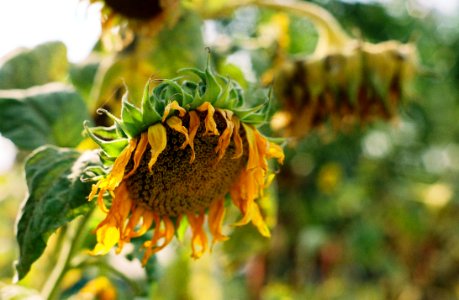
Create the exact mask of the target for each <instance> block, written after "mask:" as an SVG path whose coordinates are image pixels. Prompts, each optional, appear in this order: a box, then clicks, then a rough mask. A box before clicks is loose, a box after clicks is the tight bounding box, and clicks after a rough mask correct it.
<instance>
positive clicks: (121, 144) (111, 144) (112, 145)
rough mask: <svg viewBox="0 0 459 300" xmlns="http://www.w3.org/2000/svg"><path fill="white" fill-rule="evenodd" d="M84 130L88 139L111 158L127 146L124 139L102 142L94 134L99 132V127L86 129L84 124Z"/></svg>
mask: <svg viewBox="0 0 459 300" xmlns="http://www.w3.org/2000/svg"><path fill="white" fill-rule="evenodd" d="M84 125H85V129H86V132H87V133H88V135H89V137H90V138H91V139H92V140H93V141H94V142H95V143H96V144H97V145H99V147H100V148H101V149H102V150H103V151H104V152H105V153H106V154H107V155H108V156H111V157H117V156H118V155H119V154H120V153H121V151H123V149H124V148H125V147H126V146H127V145H128V144H129V140H128V139H125V138H119V139H114V140H104V139H103V138H101V137H99V136H97V135H96V134H97V133H96V132H97V131H100V130H98V128H100V127H94V128H89V127H87V124H86V123H85V124H84Z"/></svg>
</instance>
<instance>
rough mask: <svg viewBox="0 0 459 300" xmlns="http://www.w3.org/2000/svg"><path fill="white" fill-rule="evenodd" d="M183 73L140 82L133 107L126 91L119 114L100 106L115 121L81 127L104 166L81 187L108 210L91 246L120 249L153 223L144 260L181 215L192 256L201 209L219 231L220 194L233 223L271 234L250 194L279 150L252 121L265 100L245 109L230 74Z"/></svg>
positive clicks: (263, 182)
mask: <svg viewBox="0 0 459 300" xmlns="http://www.w3.org/2000/svg"><path fill="white" fill-rule="evenodd" d="M185 71H186V70H185ZM187 71H189V72H192V73H194V75H195V76H196V77H197V78H199V79H200V80H199V82H194V81H187V80H182V79H174V80H164V81H163V82H161V83H160V84H159V85H158V86H157V87H156V88H154V89H153V91H152V92H151V93H150V92H149V85H148V84H147V86H146V88H145V90H144V96H143V99H142V105H141V108H137V107H135V106H134V105H133V104H131V103H130V102H128V100H127V95H125V96H124V97H123V100H122V104H123V105H122V111H121V118H119V119H118V118H116V117H115V116H113V115H111V114H110V113H109V112H106V111H104V113H106V114H107V115H109V116H110V117H111V118H112V119H113V120H114V122H115V125H114V126H113V127H110V128H106V127H94V128H88V129H87V131H88V133H89V135H90V136H91V138H92V139H93V140H94V141H95V142H96V143H98V144H99V145H100V147H101V149H102V151H101V155H100V156H101V159H102V161H103V162H104V165H105V166H106V167H107V168H108V171H106V172H105V173H104V174H103V175H101V176H99V177H96V179H97V180H98V181H97V183H96V184H94V185H93V188H92V191H91V194H90V195H89V199H93V198H94V197H97V203H98V206H99V207H100V208H101V209H102V210H103V211H104V212H106V213H107V216H106V217H105V219H104V220H103V221H102V222H101V223H100V224H99V226H98V227H97V229H96V233H97V245H96V246H95V248H94V249H93V251H92V253H93V254H96V255H97V254H105V253H107V252H108V251H109V250H110V249H111V248H112V247H113V246H114V245H116V244H118V248H117V250H118V251H121V249H122V248H123V245H124V244H125V243H128V242H129V241H130V239H131V238H135V237H140V236H142V235H144V234H146V233H147V231H149V230H152V232H153V233H152V238H151V240H149V241H147V242H145V243H144V245H143V246H144V248H146V252H145V255H144V259H143V263H144V264H145V263H146V262H147V260H148V258H149V257H150V256H151V255H152V254H154V253H156V252H157V251H159V250H161V249H162V248H164V247H165V246H166V245H167V244H169V243H170V241H171V240H172V238H173V236H174V233H175V231H176V229H177V228H178V226H179V224H180V222H181V221H182V222H183V220H182V218H183V217H186V219H187V220H188V223H189V225H190V227H191V231H192V244H191V245H192V256H193V257H195V258H197V257H199V256H201V255H202V253H203V252H204V251H206V249H207V248H208V243H207V236H206V233H205V230H204V223H205V219H206V216H207V223H208V228H209V231H210V233H211V235H212V237H213V242H216V241H224V240H226V239H227V237H226V236H225V235H224V234H223V233H222V231H221V226H222V222H223V218H224V214H225V197H226V195H227V194H229V195H230V196H231V200H232V203H233V204H234V205H235V206H236V207H237V208H238V209H239V210H240V211H241V213H242V219H241V220H240V221H239V222H237V224H236V225H245V224H247V223H249V222H250V221H251V222H252V223H253V224H254V225H255V226H256V227H257V228H258V230H259V232H260V233H261V234H262V235H263V236H269V229H268V228H267V226H266V224H265V222H264V219H263V216H262V213H261V211H260V208H259V205H258V203H257V200H258V199H259V198H260V197H261V196H262V195H263V190H264V188H265V187H267V185H268V184H269V181H270V180H271V179H272V176H271V174H269V173H270V172H269V170H268V162H267V159H269V158H277V160H278V161H279V162H280V163H282V161H283V158H284V156H283V152H282V149H281V147H280V146H279V145H277V144H275V143H272V142H269V141H268V140H267V139H266V138H265V137H264V136H263V135H261V133H260V132H259V131H258V130H257V129H256V126H257V125H259V124H261V123H262V122H264V121H265V118H266V117H265V116H266V110H267V105H266V103H265V104H262V105H259V106H257V107H255V108H252V109H245V108H243V107H242V105H243V104H244V99H243V95H242V92H241V90H240V88H239V87H238V86H237V84H236V83H235V82H233V81H231V80H229V79H226V78H224V77H221V76H219V75H214V74H213V73H212V72H211V70H210V69H209V68H207V69H206V70H205V72H202V71H199V70H196V69H187ZM110 199H111V205H110V208H107V206H106V203H105V202H106V201H107V200H108V202H110Z"/></svg>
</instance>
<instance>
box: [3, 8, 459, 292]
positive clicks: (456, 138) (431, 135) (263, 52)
mask: <svg viewBox="0 0 459 300" xmlns="http://www.w3.org/2000/svg"><path fill="white" fill-rule="evenodd" d="M314 2H316V3H317V4H319V5H321V6H323V7H325V8H326V9H327V10H328V11H329V12H331V13H332V14H333V15H334V16H335V17H336V18H337V19H338V20H339V21H340V23H341V24H342V25H343V27H344V28H345V29H346V31H347V32H349V33H351V34H353V35H354V36H360V37H362V38H363V39H365V40H369V41H372V42H380V41H385V40H399V41H402V42H409V41H412V42H414V43H415V44H416V45H417V47H418V51H419V56H420V62H421V70H420V75H419V78H418V79H417V81H416V85H415V88H414V90H413V92H412V95H410V97H409V98H410V99H409V100H408V101H406V102H405V103H404V104H403V105H402V107H401V108H400V120H399V121H398V122H395V124H387V123H382V122H381V123H374V124H372V125H370V126H368V127H365V128H360V129H356V130H355V131H353V132H351V133H346V134H341V133H336V132H333V131H330V132H329V133H328V134H326V135H325V136H324V135H323V134H320V135H319V134H316V133H312V134H310V135H309V136H307V137H306V138H304V139H302V140H301V141H300V142H299V143H298V144H297V145H296V146H295V147H289V146H288V147H286V149H285V152H286V162H285V164H284V166H282V167H281V168H280V169H279V170H278V176H277V182H276V183H275V190H276V193H277V195H276V196H273V197H272V198H273V201H276V205H275V208H272V209H277V212H273V216H272V218H273V220H274V221H272V222H271V224H274V223H275V226H274V228H273V234H272V238H271V239H270V240H265V239H264V238H263V237H261V236H259V235H258V234H257V233H256V232H255V230H254V229H253V228H251V227H247V228H238V230H234V232H232V234H231V239H230V240H229V241H228V242H225V243H224V244H221V245H217V246H216V247H215V249H214V251H213V253H212V254H210V255H207V254H206V255H204V257H203V258H202V259H200V260H198V261H192V260H190V258H189V253H188V252H187V251H188V248H187V247H188V246H187V245H188V244H187V243H186V242H182V243H180V245H178V246H177V245H173V246H172V247H169V248H172V249H169V250H168V251H165V253H161V255H159V257H158V259H157V262H156V264H155V267H154V274H153V275H151V276H153V278H154V279H153V280H152V281H148V279H146V277H145V275H144V274H143V273H142V272H143V271H142V270H141V269H140V268H139V265H138V264H135V263H132V262H128V261H123V260H122V259H120V258H113V257H112V258H110V259H111V260H110V263H111V264H112V265H113V266H115V267H116V268H118V269H119V270H124V271H125V270H131V271H132V272H131V271H130V272H129V274H128V275H127V277H129V278H130V279H131V280H132V281H133V282H134V286H135V285H136V284H137V285H144V284H145V282H153V283H151V284H150V285H149V288H148V294H144V297H153V299H273V300H274V299H401V300H405V299H407V300H410V299H458V298H459V190H458V189H457V182H459V122H457V120H458V117H459V88H458V87H459V65H458V59H459V51H458V49H459V48H458V47H459V18H458V16H459V12H457V11H456V12H454V11H449V13H448V14H447V15H444V14H442V13H440V12H438V11H435V10H431V9H429V8H428V7H426V6H424V5H423V3H428V1H414V0H413V1H384V3H379V2H375V1H362V2H354V1H326V0H321V1H314ZM452 2H454V1H452ZM454 7H456V9H457V7H458V6H457V5H456V6H454ZM272 15H273V12H272V11H264V10H263V11H260V10H257V9H255V8H253V7H249V8H244V9H241V10H238V11H236V12H235V14H234V15H233V16H232V17H228V18H224V19H220V20H217V21H206V22H207V23H206V24H205V25H202V24H201V23H200V22H201V21H200V20H199V18H198V17H196V16H191V17H188V19H187V18H184V19H181V20H180V22H183V23H185V25H183V27H177V28H178V29H177V28H176V29H173V31H174V32H175V33H177V32H178V33H177V34H178V35H177V40H179V41H180V43H176V44H173V43H167V46H168V47H169V48H168V49H161V47H160V46H158V47H159V50H155V51H158V52H155V53H156V54H152V55H151V57H150V58H148V60H149V63H150V64H151V65H152V66H154V68H156V69H155V70H160V71H161V74H165V75H164V76H173V75H171V72H173V71H171V70H176V69H177V68H180V67H184V66H187V65H190V64H193V65H197V66H199V67H203V64H205V55H206V54H205V52H204V51H202V49H203V46H210V47H211V48H212V49H213V52H214V56H213V57H212V59H213V60H214V64H215V65H216V66H217V68H218V69H219V70H220V72H224V73H227V74H230V75H231V76H232V77H236V79H238V80H242V85H243V87H250V86H252V85H256V84H257V78H261V77H262V76H263V74H264V73H265V72H266V71H267V70H268V69H269V68H270V66H271V65H272V63H273V57H274V54H275V51H276V50H275V47H276V46H275V45H274V44H273V43H267V44H264V43H262V42H261V41H262V40H263V38H267V37H266V36H264V35H263V31H261V30H260V28H261V27H263V26H265V25H266V24H269V22H270V20H271V18H272ZM193 18H195V19H193ZM190 24H191V25H190ZM179 26H180V25H179ZM192 26H196V27H197V29H192ZM200 26H205V27H204V28H206V30H204V31H203V32H204V37H203V40H200V39H197V41H196V40H195V39H192V41H191V40H186V39H184V36H189V35H188V34H187V33H186V32H188V31H186V32H185V33H183V32H180V29H181V28H182V29H187V30H195V31H194V33H200V29H199V28H200ZM208 30H210V31H211V32H212V34H211V35H209V32H208ZM289 35H290V41H291V42H290V46H289V48H288V52H289V55H290V56H291V57H294V56H298V55H307V54H308V53H311V52H312V51H313V49H314V45H315V42H316V40H317V34H316V32H315V30H314V29H313V27H312V25H311V24H310V23H309V22H307V21H306V20H304V19H300V18H296V17H294V18H292V19H291V22H290V24H289ZM172 36H173V35H172ZM172 36H171V34H170V33H167V34H164V37H160V38H159V39H161V38H163V39H167V40H168V41H171V39H173V38H172ZM210 36H213V38H212V39H210V38H209V37H210ZM257 43H258V44H257ZM184 44H185V45H186V49H184V48H181V47H182V46H183V45H184ZM254 44H256V45H257V47H251V45H254ZM158 45H161V43H158ZM51 48H52V49H51ZM50 49H51V50H50ZM171 49H172V50H171ZM34 51H35V54H33V55H30V53H29V56H27V57H26V59H24V58H22V60H21V57H19V56H16V57H15V59H16V60H17V61H16V62H15V61H13V60H12V59H10V60H7V61H6V62H4V63H3V65H1V67H0V89H21V88H27V87H31V86H35V85H40V84H44V83H48V82H54V81H61V82H66V83H71V84H73V85H74V86H75V87H76V89H77V91H78V93H79V94H80V95H81V97H82V99H84V101H85V103H86V104H87V106H88V107H90V108H93V107H94V106H100V103H101V102H97V101H99V100H97V101H96V102H94V101H95V99H94V98H91V97H94V95H98V96H100V95H102V94H103V88H101V87H100V86H104V84H103V83H100V82H98V81H97V76H98V74H99V73H98V72H99V71H100V69H101V68H102V67H103V66H104V54H103V52H101V51H99V50H98V48H97V47H96V48H95V50H94V52H93V53H92V54H91V55H90V57H89V58H88V59H87V60H86V61H84V62H81V63H69V62H67V60H66V59H65V58H64V59H62V56H64V57H65V55H66V54H65V46H64V45H63V44H60V43H55V44H48V46H47V47H45V46H41V48H36V49H35V50H34ZM47 51H50V52H47ZM186 51H189V52H186ZM180 52H181V53H182V54H183V55H181V56H177V55H176V53H180ZM46 53H51V54H50V55H47V54H46ZM158 53H159V54H158ZM190 53H195V54H196V53H197V54H196V55H189V54H190ZM26 54H27V53H26ZM26 54H22V55H26ZM40 55H41V56H40ZM171 56H173V57H174V58H175V59H171V60H170V61H173V62H174V64H172V63H171V64H166V65H161V63H164V62H165V61H169V59H170V57H171ZM34 57H35V58H34ZM36 57H38V58H36ZM101 57H102V58H101ZM158 57H159V58H158ZM45 59H48V61H46V60H45ZM53 59H55V60H53ZM155 59H156V61H155ZM247 61H248V62H250V63H247ZM228 63H231V64H230V65H229V64H228ZM21 64H22V65H21ZM101 66H102V67H101ZM45 70H49V72H47V71H45ZM136 70H137V69H134V70H132V71H133V72H134V71H136ZM241 70H242V71H241ZM114 74H115V75H113V76H114V77H115V76H116V74H117V73H116V72H115V71H114ZM172 74H173V73H172ZM99 76H100V75H99ZM93 78H96V80H95V81H92V79H93ZM244 78H245V79H244ZM147 79H148V77H147ZM107 80H109V79H107ZM94 82H96V83H94ZM144 82H145V80H143V81H141V82H140V83H139V85H140V86H143V84H144ZM96 84H99V93H97V92H95V91H94V90H93V88H94V86H95V85H96ZM128 84H129V82H128ZM113 85H116V84H113ZM113 85H111V84H109V83H107V84H106V86H110V88H107V89H108V90H109V92H107V93H109V94H110V95H111V93H112V91H113ZM100 97H102V96H100ZM100 101H102V103H104V102H106V100H100ZM89 113H91V110H90V111H89ZM9 121H10V120H7V119H1V120H0V122H9ZM79 126H80V125H79ZM266 130H269V129H268V128H266ZM5 145H6V144H5ZM2 147H6V146H2ZM4 149H6V148H4ZM2 151H3V150H2ZM5 151H6V150H5ZM0 153H2V155H6V154H4V153H5V152H0ZM28 153H29V152H27V151H25V150H21V151H19V152H18V154H17V156H16V163H15V164H14V166H12V167H11V168H10V169H9V170H7V171H5V172H3V174H1V175H0V279H1V282H3V283H2V284H10V283H11V280H12V277H13V275H14V270H13V267H12V264H13V261H14V260H15V259H16V258H17V251H18V249H17V245H16V241H15V237H14V229H13V228H14V226H15V219H16V215H17V213H18V211H19V209H20V204H21V202H22V200H23V198H24V197H25V195H26V193H27V189H26V186H25V182H24V173H23V163H24V158H25V156H26V155H27V154H28ZM230 230H232V228H230ZM177 244H178V243H177ZM47 259H49V253H48V256H47V255H45V256H44V257H43V258H42V259H40V261H39V262H38V263H37V265H36V266H35V267H34V270H33V272H32V274H31V275H30V276H29V277H27V278H26V280H25V281H24V282H22V285H24V286H26V287H28V288H33V289H39V288H40V286H41V284H42V283H43V282H44V281H45V279H46V278H43V277H38V279H34V278H37V277H33V276H38V275H37V274H41V273H42V272H47V271H46V265H47V264H46V260H47ZM114 259H115V260H114ZM116 259H117V260H116ZM48 267H49V266H48ZM99 273H100V272H99V271H94V270H89V271H85V272H83V273H81V272H80V273H78V272H75V274H68V278H67V281H66V283H65V288H66V291H67V292H66V293H67V294H65V295H67V296H66V297H70V295H72V293H73V292H74V291H75V290H78V286H80V287H81V285H83V283H84V282H86V281H88V280H89V279H91V278H94V277H95V276H96V275H99ZM131 273H132V274H131ZM102 274H104V273H103V272H102ZM107 274H108V275H106V276H108V277H110V276H111V278H112V279H113V282H114V285H115V286H117V289H118V293H119V295H120V296H119V297H121V298H120V299H123V297H127V296H132V295H134V294H135V293H136V292H135V287H133V286H132V285H126V284H125V283H123V281H122V280H121V279H119V278H118V277H117V276H113V275H110V273H107ZM123 295H124V296H123ZM145 295H149V296H145ZM139 299H140V298H139Z"/></svg>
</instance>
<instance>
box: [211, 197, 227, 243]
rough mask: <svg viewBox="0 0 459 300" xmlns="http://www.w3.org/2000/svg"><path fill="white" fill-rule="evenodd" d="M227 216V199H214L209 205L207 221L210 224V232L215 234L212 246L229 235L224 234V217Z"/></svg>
mask: <svg viewBox="0 0 459 300" xmlns="http://www.w3.org/2000/svg"><path fill="white" fill-rule="evenodd" d="M224 216H225V199H224V198H222V199H218V200H214V202H212V204H211V205H210V207H209V215H208V218H207V222H208V224H209V230H210V233H211V234H212V236H213V240H212V246H213V245H214V243H215V242H218V241H225V240H227V239H228V237H227V236H225V235H224V234H222V223H223V217H224Z"/></svg>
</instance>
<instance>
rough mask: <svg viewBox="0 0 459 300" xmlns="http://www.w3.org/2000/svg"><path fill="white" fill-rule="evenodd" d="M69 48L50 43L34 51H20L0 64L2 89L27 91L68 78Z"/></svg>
mask: <svg viewBox="0 0 459 300" xmlns="http://www.w3.org/2000/svg"><path fill="white" fill-rule="evenodd" d="M67 72H68V61H67V48H66V47H65V45H64V44H63V43H62V42H48V43H44V44H41V45H39V46H37V47H35V48H34V49H31V50H28V49H24V50H18V51H17V52H16V53H13V54H12V55H11V56H10V57H7V58H5V59H4V61H3V62H0V89H25V88H29V87H32V86H35V85H42V84H45V83H48V82H53V81H63V80H64V79H65V78H66V77H67Z"/></svg>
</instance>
